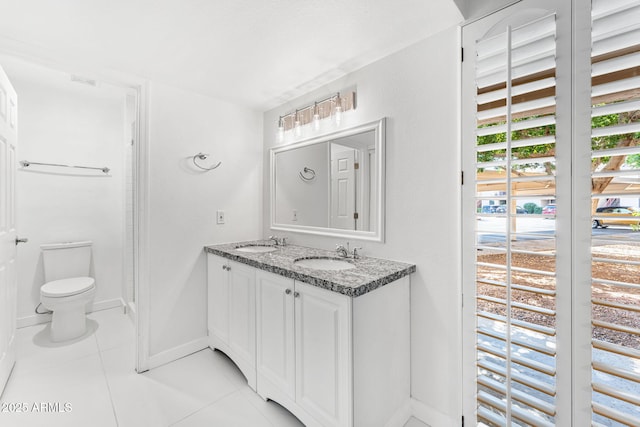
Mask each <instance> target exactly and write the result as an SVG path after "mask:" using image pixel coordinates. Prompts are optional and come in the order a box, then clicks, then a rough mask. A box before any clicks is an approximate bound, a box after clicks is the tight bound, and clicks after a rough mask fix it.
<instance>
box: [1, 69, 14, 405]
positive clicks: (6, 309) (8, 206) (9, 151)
mask: <svg viewBox="0 0 640 427" xmlns="http://www.w3.org/2000/svg"><path fill="white" fill-rule="evenodd" d="M17 112H18V102H17V96H16V92H15V90H14V89H13V87H12V86H11V83H10V82H9V79H8V78H7V75H6V74H5V73H4V70H2V68H0V394H2V391H3V390H4V387H5V385H6V384H7V380H8V378H9V374H11V370H12V369H13V365H14V363H15V360H16V356H15V340H14V337H15V331H16V295H17V291H16V289H17V285H16V228H15V223H16V222H15V221H16V216H15V177H16V144H17V139H18V138H17V128H18V122H17V119H18V118H17Z"/></svg>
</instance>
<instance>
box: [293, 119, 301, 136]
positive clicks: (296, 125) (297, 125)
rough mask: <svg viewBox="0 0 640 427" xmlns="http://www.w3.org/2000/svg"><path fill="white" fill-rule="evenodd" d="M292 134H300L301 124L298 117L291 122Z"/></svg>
mask: <svg viewBox="0 0 640 427" xmlns="http://www.w3.org/2000/svg"><path fill="white" fill-rule="evenodd" d="M293 134H294V135H295V136H301V135H302V126H301V124H300V118H298V117H296V121H295V122H294V123H293Z"/></svg>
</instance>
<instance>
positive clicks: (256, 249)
mask: <svg viewBox="0 0 640 427" xmlns="http://www.w3.org/2000/svg"><path fill="white" fill-rule="evenodd" d="M277 250H278V248H276V247H275V246H262V245H249V246H242V247H240V248H236V251H238V252H249V253H253V254H264V253H267V252H274V251H277Z"/></svg>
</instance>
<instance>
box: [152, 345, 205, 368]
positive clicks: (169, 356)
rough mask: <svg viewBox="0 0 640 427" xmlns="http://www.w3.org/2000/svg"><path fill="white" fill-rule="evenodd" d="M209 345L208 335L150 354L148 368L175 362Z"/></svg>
mask: <svg viewBox="0 0 640 427" xmlns="http://www.w3.org/2000/svg"><path fill="white" fill-rule="evenodd" d="M207 347H209V339H208V337H202V338H198V339H196V340H193V341H190V342H188V343H185V344H182V345H179V346H178V347H174V348H171V349H169V350H165V351H163V352H160V353H158V354H154V355H153V356H150V357H149V361H148V363H147V368H148V369H153V368H157V367H158V366H162V365H165V364H167V363H169V362H173V361H174V360H178V359H180V358H182V357H185V356H188V355H190V354H193V353H195V352H197V351H200V350H202V349H205V348H207Z"/></svg>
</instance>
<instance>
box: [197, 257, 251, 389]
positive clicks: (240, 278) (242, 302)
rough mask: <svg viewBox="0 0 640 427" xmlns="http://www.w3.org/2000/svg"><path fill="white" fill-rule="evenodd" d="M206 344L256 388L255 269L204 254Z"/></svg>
mask: <svg viewBox="0 0 640 427" xmlns="http://www.w3.org/2000/svg"><path fill="white" fill-rule="evenodd" d="M207 275H208V277H207V279H208V280H207V281H208V328H209V347H211V348H212V349H214V348H217V349H219V350H221V351H223V352H224V353H225V354H226V355H227V356H229V357H230V358H231V359H232V360H233V361H234V362H235V363H236V365H237V366H238V368H239V369H240V370H241V371H242V373H243V374H244V376H245V377H246V378H247V382H248V384H249V386H250V387H251V388H253V389H254V390H255V389H256V329H255V326H256V317H255V313H256V279H255V277H256V269H255V268H253V267H249V266H247V265H245V264H241V263H238V262H234V261H229V260H227V259H225V258H222V257H219V256H216V255H208V256H207Z"/></svg>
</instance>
